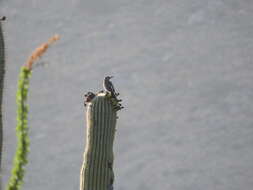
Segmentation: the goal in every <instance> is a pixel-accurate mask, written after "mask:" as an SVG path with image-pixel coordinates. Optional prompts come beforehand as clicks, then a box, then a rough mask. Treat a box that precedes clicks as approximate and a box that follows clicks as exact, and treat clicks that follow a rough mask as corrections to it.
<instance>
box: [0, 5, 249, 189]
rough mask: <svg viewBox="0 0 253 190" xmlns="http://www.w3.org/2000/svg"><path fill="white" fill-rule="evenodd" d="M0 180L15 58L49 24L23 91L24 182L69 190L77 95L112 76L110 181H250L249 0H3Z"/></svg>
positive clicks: (79, 146) (78, 157)
mask: <svg viewBox="0 0 253 190" xmlns="http://www.w3.org/2000/svg"><path fill="white" fill-rule="evenodd" d="M0 13H1V15H5V16H7V18H8V19H7V22H5V24H4V25H3V27H4V30H5V37H6V45H7V49H6V50H7V52H6V54H7V70H6V80H5V87H6V88H5V97H4V110H5V113H4V117H5V120H4V125H5V134H4V155H3V156H4V163H3V167H4V168H3V169H4V184H6V182H7V179H8V177H9V175H10V169H11V164H12V158H13V155H14V152H15V147H16V144H15V143H16V136H15V125H16V105H15V93H16V86H17V76H18V73H19V69H20V67H21V66H22V65H23V64H24V62H25V61H26V60H27V57H28V56H29V55H30V54H31V52H32V51H33V49H34V48H36V47H37V46H38V45H40V44H41V43H42V42H45V41H46V40H47V39H48V38H49V37H50V36H52V35H53V34H55V33H58V34H60V36H61V40H60V41H58V42H57V43H56V44H54V46H52V47H51V48H50V49H49V51H48V52H47V53H46V54H45V55H44V56H43V58H42V59H41V60H40V61H39V62H40V63H45V65H46V66H45V67H37V68H35V69H34V71H33V75H32V78H31V86H30V92H29V105H30V115H29V126H30V134H31V151H30V154H29V160H30V162H29V164H28V165H27V173H26V177H25V183H24V187H23V189H27V190H33V189H36V190H54V189H66V190H69V189H73V190H74V189H79V172H80V167H81V163H82V160H83V158H82V156H83V150H84V145H85V118H84V107H83V94H84V93H85V92H87V91H90V90H92V91H95V92H96V91H98V90H100V89H101V88H102V79H103V77H104V76H106V75H114V76H115V78H114V79H113V82H114V85H115V88H116V89H117V90H118V91H119V92H120V93H121V98H122V99H123V100H124V102H123V104H124V106H125V107H126V108H125V109H124V110H122V111H121V112H120V113H119V120H118V123H117V133H116V139H115V144H114V150H115V164H114V170H115V180H116V181H115V185H114V187H115V190H130V189H131V190H142V189H145V190H158V189H163V190H203V189H205V190H251V189H252V188H253V151H252V146H253V88H252V82H253V63H252V61H253V53H252V52H253V1H252V0H212V1H208V0H156V1H154V0H135V1H130V0H107V1H98V0H90V1H85V0H55V1H51V0H43V1H39V0H31V1H17V0H8V1H7V0H2V1H1V2H0Z"/></svg>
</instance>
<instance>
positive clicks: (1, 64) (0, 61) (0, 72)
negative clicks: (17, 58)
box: [0, 21, 5, 189]
mask: <svg viewBox="0 0 253 190" xmlns="http://www.w3.org/2000/svg"><path fill="white" fill-rule="evenodd" d="M4 73H5V53H4V36H3V30H2V25H1V21H0V180H1V175H2V172H1V163H2V151H3V121H2V101H3V100H2V99H3V87H4ZM0 189H1V187H0Z"/></svg>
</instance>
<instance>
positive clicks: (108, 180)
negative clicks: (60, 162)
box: [80, 93, 117, 190]
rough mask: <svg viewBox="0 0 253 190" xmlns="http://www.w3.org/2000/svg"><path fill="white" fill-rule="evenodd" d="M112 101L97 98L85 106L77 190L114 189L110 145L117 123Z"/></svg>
mask: <svg viewBox="0 0 253 190" xmlns="http://www.w3.org/2000/svg"><path fill="white" fill-rule="evenodd" d="M116 112H117V111H116V110H115V107H114V104H113V101H112V98H111V97H108V96H106V94H103V93H101V94H98V95H97V96H95V97H94V98H93V99H92V101H91V102H90V103H88V105H87V112H86V122H87V129H86V130H87V131H86V147H85V152H84V161H83V165H82V168H81V175H80V190H111V189H113V181H114V173H113V159H114V156H113V141H114V135H115V127H116V120H117V113H116Z"/></svg>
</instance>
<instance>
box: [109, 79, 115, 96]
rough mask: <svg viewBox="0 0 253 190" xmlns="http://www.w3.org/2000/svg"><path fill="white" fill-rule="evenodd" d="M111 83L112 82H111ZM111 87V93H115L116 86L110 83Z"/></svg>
mask: <svg viewBox="0 0 253 190" xmlns="http://www.w3.org/2000/svg"><path fill="white" fill-rule="evenodd" d="M109 82H110V81H109ZM110 87H111V89H110V90H111V92H113V93H115V89H114V86H113V84H112V82H110Z"/></svg>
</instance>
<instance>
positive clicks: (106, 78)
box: [105, 76, 113, 80]
mask: <svg viewBox="0 0 253 190" xmlns="http://www.w3.org/2000/svg"><path fill="white" fill-rule="evenodd" d="M111 78H113V76H107V77H105V80H110V79H111Z"/></svg>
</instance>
